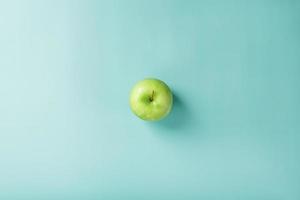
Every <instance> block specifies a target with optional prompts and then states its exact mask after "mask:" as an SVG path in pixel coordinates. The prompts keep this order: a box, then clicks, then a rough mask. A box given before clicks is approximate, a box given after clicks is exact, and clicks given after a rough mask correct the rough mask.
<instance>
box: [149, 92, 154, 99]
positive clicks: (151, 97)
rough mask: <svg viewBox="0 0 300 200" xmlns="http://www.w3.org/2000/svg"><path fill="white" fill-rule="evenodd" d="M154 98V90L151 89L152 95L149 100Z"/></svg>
mask: <svg viewBox="0 0 300 200" xmlns="http://www.w3.org/2000/svg"><path fill="white" fill-rule="evenodd" d="M153 98H154V90H152V96H151V97H150V101H153Z"/></svg>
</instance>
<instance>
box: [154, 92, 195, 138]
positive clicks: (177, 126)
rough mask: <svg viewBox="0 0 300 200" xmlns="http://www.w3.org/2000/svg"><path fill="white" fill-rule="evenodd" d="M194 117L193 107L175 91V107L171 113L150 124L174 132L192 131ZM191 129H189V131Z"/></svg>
mask: <svg viewBox="0 0 300 200" xmlns="http://www.w3.org/2000/svg"><path fill="white" fill-rule="evenodd" d="M193 121H194V117H193V113H192V111H191V109H190V108H189V107H188V106H187V104H186V103H185V101H183V99H181V98H180V96H179V95H178V94H177V93H176V92H173V108H172V110H171V112H170V113H169V115H168V116H167V117H166V118H165V119H162V120H161V121H158V122H154V123H151V124H150V125H151V126H152V127H154V128H156V129H159V130H168V131H171V132H172V134H173V133H177V134H178V133H179V134H182V133H183V131H184V133H185V134H186V133H192V132H194V131H191V128H192V127H194V125H195V124H193ZM188 130H189V131H188Z"/></svg>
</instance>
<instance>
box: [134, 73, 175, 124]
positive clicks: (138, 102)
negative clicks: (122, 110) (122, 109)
mask: <svg viewBox="0 0 300 200" xmlns="http://www.w3.org/2000/svg"><path fill="white" fill-rule="evenodd" d="M129 103H130V108H131V110H132V112H133V113H134V114H135V115H136V116H138V117H139V118H141V119H143V120H147V121H156V120H160V119H162V118H164V117H166V116H167V115H168V114H169V113H170V111H171V109H172V105H173V95H172V92H171V90H170V88H169V87H168V85H167V84H166V83H164V82H163V81H161V80H159V79H155V78H147V79H144V80H142V81H139V82H138V83H137V84H136V85H135V86H134V87H133V88H132V90H131V93H130V99H129Z"/></svg>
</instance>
